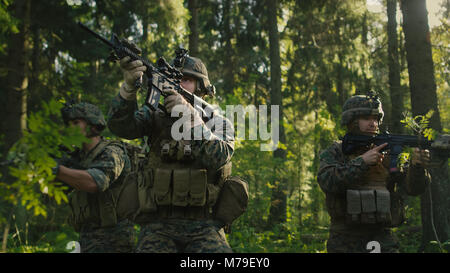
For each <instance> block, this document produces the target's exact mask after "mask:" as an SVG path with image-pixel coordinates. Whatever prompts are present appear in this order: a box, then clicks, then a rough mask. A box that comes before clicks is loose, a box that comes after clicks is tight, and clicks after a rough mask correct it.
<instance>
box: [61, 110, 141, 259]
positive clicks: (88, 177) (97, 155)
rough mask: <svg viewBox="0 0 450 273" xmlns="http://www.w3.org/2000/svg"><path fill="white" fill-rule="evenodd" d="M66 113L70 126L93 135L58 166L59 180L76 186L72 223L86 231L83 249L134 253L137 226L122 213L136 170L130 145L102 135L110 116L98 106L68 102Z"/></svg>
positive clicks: (64, 112)
mask: <svg viewBox="0 0 450 273" xmlns="http://www.w3.org/2000/svg"><path fill="white" fill-rule="evenodd" d="M61 114H62V117H63V120H64V123H65V124H66V126H75V127H78V128H80V130H81V132H82V134H84V135H85V136H86V137H87V138H88V139H89V140H90V141H89V142H86V143H83V145H82V148H81V149H78V150H76V151H75V152H73V153H71V154H70V158H69V157H68V158H63V159H61V160H60V161H59V162H58V165H57V167H55V168H53V171H54V174H55V175H56V179H57V180H59V181H62V182H64V183H66V184H68V185H69V186H70V187H71V188H73V191H72V192H71V193H70V194H69V204H70V207H71V215H70V216H69V222H70V224H71V225H72V226H73V227H74V229H75V230H76V231H77V232H79V234H80V246H81V252H88V253H99V252H108V253H114V252H133V251H134V237H135V234H134V227H133V224H132V223H131V222H130V221H128V220H127V219H126V217H124V214H123V213H119V211H123V209H122V207H120V206H121V204H122V203H123V202H120V200H119V199H118V193H119V192H120V191H122V190H123V189H124V180H125V178H126V177H127V175H128V174H129V172H130V159H129V157H128V155H127V152H126V150H125V149H124V147H123V145H121V143H120V142H118V141H108V140H105V139H103V138H102V137H101V136H100V133H101V132H102V130H103V129H105V128H106V121H105V118H104V117H103V114H102V112H101V110H100V109H99V108H98V107H97V106H95V105H93V104H90V103H85V102H81V103H78V104H67V105H66V106H65V107H64V108H63V109H62V110H61ZM121 198H122V197H121Z"/></svg>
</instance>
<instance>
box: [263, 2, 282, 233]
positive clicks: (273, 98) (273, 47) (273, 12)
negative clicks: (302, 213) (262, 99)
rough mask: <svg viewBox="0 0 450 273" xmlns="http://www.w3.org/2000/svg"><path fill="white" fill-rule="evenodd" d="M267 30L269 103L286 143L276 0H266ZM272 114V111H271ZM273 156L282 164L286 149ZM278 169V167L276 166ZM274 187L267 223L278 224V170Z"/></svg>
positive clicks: (280, 193)
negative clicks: (277, 116) (275, 111)
mask: <svg viewBox="0 0 450 273" xmlns="http://www.w3.org/2000/svg"><path fill="white" fill-rule="evenodd" d="M266 5H267V15H268V20H267V30H268V32H269V45H270V104H271V105H278V106H279V128H280V129H279V130H280V134H279V137H280V139H279V141H280V142H281V143H282V144H285V143H286V136H285V133H284V127H283V102H282V96H281V59H280V37H279V33H278V22H277V20H278V17H277V12H278V9H279V7H278V1H277V0H267V3H266ZM272 114H273V113H272ZM273 157H274V158H275V159H276V161H279V162H280V164H282V163H283V162H284V161H285V160H286V151H285V150H284V149H282V148H277V149H276V150H275V151H274V153H273ZM277 169H278V170H279V168H277ZM274 174H275V176H274V181H273V182H274V188H273V190H272V202H271V207H270V215H269V224H270V225H273V224H278V223H282V222H284V221H286V206H287V181H286V179H285V178H284V176H283V174H281V173H280V172H279V171H276V170H275V172H274Z"/></svg>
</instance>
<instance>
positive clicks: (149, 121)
mask: <svg viewBox="0 0 450 273" xmlns="http://www.w3.org/2000/svg"><path fill="white" fill-rule="evenodd" d="M160 114H162V112H160V110H158V111H152V110H151V109H150V108H148V107H147V106H143V107H142V108H141V109H138V106H137V102H136V100H133V101H127V100H125V99H123V98H122V97H121V96H120V95H118V96H116V97H115V98H114V99H113V101H112V104H111V107H110V110H109V113H108V127H109V129H110V130H111V132H113V133H114V134H116V135H118V136H119V137H123V138H126V139H135V138H140V137H144V136H148V137H149V138H150V139H151V138H152V137H153V136H155V134H156V132H155V130H154V129H155V127H156V126H155V124H154V120H155V119H154V116H155V115H160ZM214 119H216V124H217V122H219V123H222V124H223V126H219V127H221V128H216V127H215V126H213V127H212V128H209V127H208V126H206V124H204V123H203V124H201V125H199V126H201V127H202V130H203V136H204V137H203V138H202V139H201V140H195V139H194V138H192V140H190V146H191V149H192V156H193V157H194V158H195V160H196V161H200V164H201V165H202V166H204V167H206V168H208V169H219V168H220V167H222V166H223V165H225V164H226V163H228V162H229V161H230V160H231V157H232V155H233V152H234V132H233V130H232V127H231V126H230V122H229V121H228V120H227V119H226V118H224V117H222V116H220V115H215V117H214ZM227 128H228V130H227ZM195 129H198V128H195V127H194V128H192V132H191V133H192V134H191V135H194V130H195ZM230 129H231V130H230Z"/></svg>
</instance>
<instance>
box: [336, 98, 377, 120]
mask: <svg viewBox="0 0 450 273" xmlns="http://www.w3.org/2000/svg"><path fill="white" fill-rule="evenodd" d="M369 115H374V116H378V119H379V124H381V123H382V121H383V116H384V112H383V108H382V106H381V101H380V100H379V99H378V97H377V96H376V95H374V94H370V95H368V96H365V95H357V96H353V97H351V98H349V99H348V100H347V101H346V102H345V103H344V106H343V108H342V119H341V123H342V125H348V124H349V123H350V122H351V121H352V120H354V119H355V118H357V117H360V116H369Z"/></svg>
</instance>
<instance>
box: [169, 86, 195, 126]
mask: <svg viewBox="0 0 450 273" xmlns="http://www.w3.org/2000/svg"><path fill="white" fill-rule="evenodd" d="M163 92H164V93H166V94H168V96H167V97H166V98H165V99H164V106H165V107H166V110H167V112H168V113H172V110H173V108H174V107H175V106H177V105H181V106H182V108H181V109H180V112H182V113H183V115H186V114H188V115H189V116H190V118H189V119H186V124H184V125H185V126H186V128H189V129H191V128H193V127H195V126H198V125H200V124H202V123H203V120H202V118H201V117H200V114H199V113H198V111H196V110H195V109H194V107H192V105H191V104H190V103H189V102H187V101H186V100H185V99H184V98H183V96H182V95H181V94H180V93H178V92H177V91H175V90H174V89H173V87H172V86H170V85H165V86H163Z"/></svg>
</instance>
